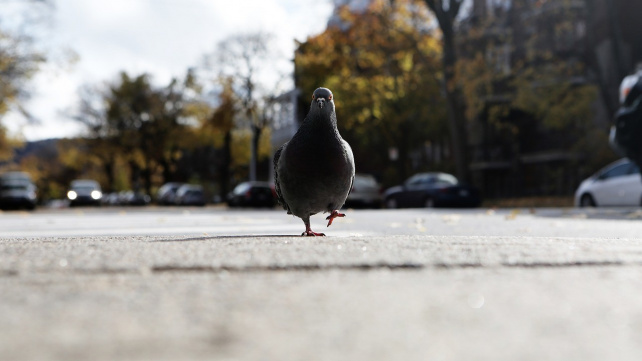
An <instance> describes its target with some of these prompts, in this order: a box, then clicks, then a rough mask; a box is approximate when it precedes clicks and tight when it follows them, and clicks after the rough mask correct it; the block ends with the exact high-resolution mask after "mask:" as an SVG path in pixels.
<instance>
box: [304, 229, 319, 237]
mask: <svg viewBox="0 0 642 361" xmlns="http://www.w3.org/2000/svg"><path fill="white" fill-rule="evenodd" d="M301 235H302V236H308V237H321V236H325V233H317V232H312V230H311V229H308V230H306V231H305V232H303V233H301Z"/></svg>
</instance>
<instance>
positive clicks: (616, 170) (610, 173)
mask: <svg viewBox="0 0 642 361" xmlns="http://www.w3.org/2000/svg"><path fill="white" fill-rule="evenodd" d="M630 171H631V163H628V162H627V163H622V164H619V165H616V166H615V167H613V168H611V169H609V170H607V171H606V172H604V173H602V174H601V175H600V178H601V179H608V178H614V177H621V176H623V175H627V174H631V173H632V172H630ZM638 172H639V170H638Z"/></svg>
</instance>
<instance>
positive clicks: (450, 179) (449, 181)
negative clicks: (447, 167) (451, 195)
mask: <svg viewBox="0 0 642 361" xmlns="http://www.w3.org/2000/svg"><path fill="white" fill-rule="evenodd" d="M436 183H437V184H439V185H449V186H454V185H456V184H457V183H459V181H458V180H457V178H455V176H452V175H450V174H440V175H438V176H437V179H436Z"/></svg>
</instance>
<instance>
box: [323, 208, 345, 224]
mask: <svg viewBox="0 0 642 361" xmlns="http://www.w3.org/2000/svg"><path fill="white" fill-rule="evenodd" d="M345 216H346V215H345V214H343V213H339V211H337V210H334V211H332V213H330V215H329V216H327V217H326V219H328V220H329V221H328V225H327V227H330V225H331V224H332V221H333V220H334V219H335V218H337V217H345Z"/></svg>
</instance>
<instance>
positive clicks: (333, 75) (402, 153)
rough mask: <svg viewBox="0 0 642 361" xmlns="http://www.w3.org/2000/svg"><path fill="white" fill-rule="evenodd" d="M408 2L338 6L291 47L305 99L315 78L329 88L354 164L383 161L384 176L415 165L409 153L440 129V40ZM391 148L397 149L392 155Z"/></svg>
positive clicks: (434, 139)
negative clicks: (314, 32)
mask: <svg viewBox="0 0 642 361" xmlns="http://www.w3.org/2000/svg"><path fill="white" fill-rule="evenodd" d="M410 4H411V2H409V1H396V2H395V4H394V5H393V6H392V7H389V6H385V4H383V3H382V2H374V3H372V4H371V5H370V7H368V8H367V9H366V10H364V11H363V12H351V11H350V9H349V8H348V7H343V8H342V9H341V10H340V13H339V15H340V24H339V25H337V26H331V27H329V28H328V29H326V31H325V32H324V33H322V34H320V35H318V36H315V37H312V38H309V39H308V40H307V41H306V42H305V43H302V44H300V45H299V47H298V49H297V50H296V54H295V69H296V70H295V78H296V83H297V87H298V88H300V89H301V90H302V94H304V95H306V99H305V100H304V101H305V102H306V103H307V102H308V101H309V100H308V99H307V95H309V94H312V92H313V91H314V89H315V88H317V87H319V86H325V87H328V88H330V89H331V90H332V91H333V93H334V95H335V96H334V99H335V103H336V105H337V117H338V119H339V127H340V129H341V131H342V134H344V137H345V138H346V139H347V140H348V141H349V142H351V144H352V147H353V150H354V152H355V158H356V163H357V164H358V167H359V169H360V170H361V171H372V172H377V173H378V172H381V170H382V165H386V164H388V165H390V166H388V167H385V168H386V169H385V171H384V174H383V177H384V182H385V183H386V184H391V183H395V182H399V181H401V180H403V179H404V178H405V177H406V176H408V175H409V173H410V172H411V171H412V170H417V168H421V167H422V166H421V164H413V161H412V159H411V158H412V157H411V155H414V156H423V155H424V154H425V153H426V152H424V150H425V147H426V145H427V144H429V143H430V144H433V145H435V144H440V143H441V144H443V138H444V135H445V133H447V130H446V129H445V127H446V122H445V120H446V115H445V112H444V111H443V109H444V108H445V107H444V106H443V105H444V103H443V97H442V96H441V94H440V86H439V78H438V74H439V70H440V69H439V68H440V66H439V57H440V46H439V43H438V40H437V39H436V38H435V37H434V36H433V35H432V34H431V32H430V31H429V29H426V26H425V24H426V23H427V22H428V21H429V20H428V18H427V13H426V12H418V11H417V9H416V8H413V7H411V6H409V5H410ZM391 149H392V150H394V149H396V150H397V152H398V155H399V156H398V158H397V160H392V163H391V159H389V151H390V150H391ZM415 158H416V157H415ZM414 163H418V162H414ZM425 164H426V163H425V162H424V165H423V167H426V165H425Z"/></svg>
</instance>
